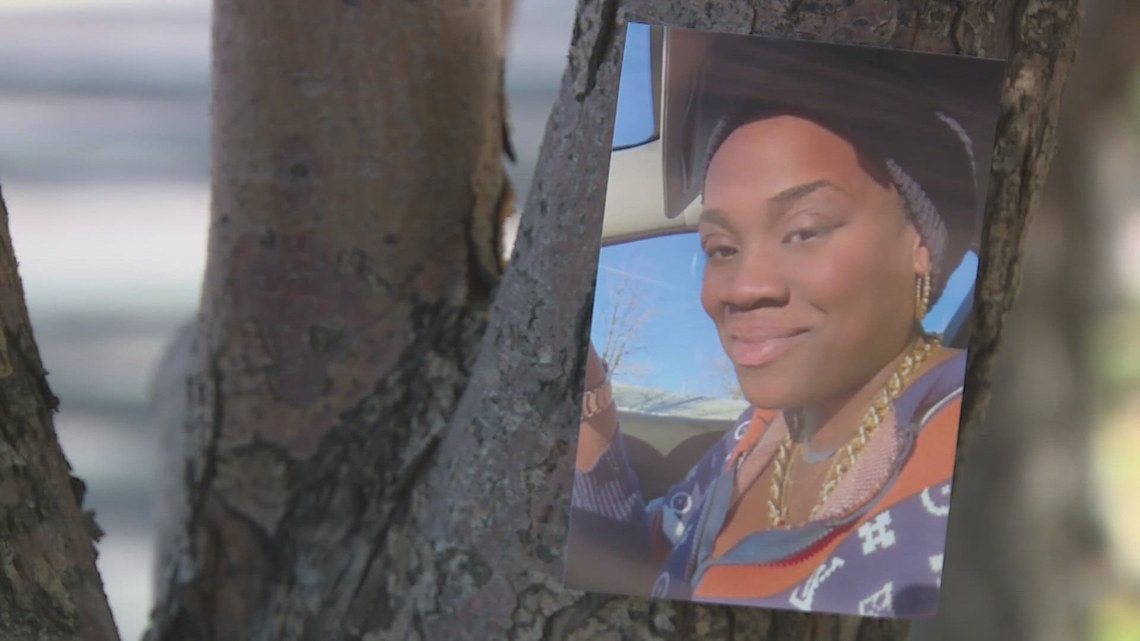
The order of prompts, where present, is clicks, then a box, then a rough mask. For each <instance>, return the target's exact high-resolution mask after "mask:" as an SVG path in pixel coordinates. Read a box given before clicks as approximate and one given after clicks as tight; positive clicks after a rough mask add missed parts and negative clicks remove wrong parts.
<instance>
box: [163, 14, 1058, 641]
mask: <svg viewBox="0 0 1140 641" xmlns="http://www.w3.org/2000/svg"><path fill="white" fill-rule="evenodd" d="M1077 4H1078V0H1052V1H1045V0H1024V1H1021V2H1015V1H1014V0H995V1H992V2H978V1H971V0H924V1H923V2H913V1H911V0H818V1H815V2H811V3H807V2H796V1H792V2H784V1H782V0H753V1H752V2H751V3H749V2H745V1H743V0H717V1H715V2H707V3H704V4H703V5H700V6H697V5H696V4H694V3H690V2H688V1H687V0H685V1H681V0H676V1H673V2H660V1H655V2H650V1H649V0H625V1H619V0H582V2H581V4H580V6H579V12H578V18H577V22H576V24H575V26H574V32H573V34H574V35H573V39H572V44H571V51H570V56H569V64H568V68H567V71H566V73H565V75H564V77H563V85H562V90H561V94H560V97H559V100H558V103H557V105H556V107H555V110H554V112H553V114H552V116H551V119H550V121H549V123H548V127H547V133H546V137H545V140H544V143H543V152H542V157H541V158H540V161H539V165H538V169H537V175H536V177H535V181H534V184H533V187H532V190H531V193H530V195H529V198H528V200H527V203H526V206H525V208H524V211H525V214H524V216H523V219H522V223H521V227H520V229H519V232H518V240H517V244H516V246H515V252H514V258H513V264H512V266H511V269H510V270H508V272H507V274H506V276H505V277H504V278H503V280H502V281H501V283H499V285H498V288H497V291H495V292H494V294H495V295H494V298H493V308H492V309H491V310H490V323H489V325H488V324H487V323H486V319H487V318H488V316H487V312H488V305H489V303H490V301H491V297H490V295H489V294H490V293H491V292H490V291H489V290H487V289H485V287H484V283H485V281H486V279H485V278H481V277H480V276H481V274H483V273H484V272H486V271H487V268H486V265H487V261H486V259H485V257H486V253H487V251H488V250H487V248H488V247H491V248H492V251H493V248H494V242H493V238H491V237H493V234H490V233H489V232H488V230H490V229H493V223H494V222H495V216H497V215H498V209H499V207H500V205H501V202H500V199H501V195H502V192H503V189H502V180H503V179H502V168H501V165H500V161H499V155H500V153H501V151H502V148H501V146H500V141H501V137H500V135H501V123H500V119H501V111H500V105H501V102H500V97H501V96H500V94H501V90H502V87H501V73H500V71H501V69H500V67H499V66H498V65H499V57H500V55H501V43H500V40H501V29H502V27H501V22H500V21H499V12H500V4H499V3H498V2H495V1H494V0H487V1H485V2H475V1H472V2H466V3H456V2H453V1H451V0H436V1H435V2H418V3H394V2H385V3H362V2H359V1H358V0H344V2H342V3H335V4H334V3H311V2H302V1H301V0H287V1H282V0H278V1H276V2H270V1H269V0H249V1H247V2H240V1H239V0H217V2H216V3H215V14H214V15H215V18H214V19H215V36H214V38H215V41H214V42H215V103H214V119H215V129H214V144H215V147H214V150H215V167H214V174H213V176H214V177H213V190H214V201H213V222H212V227H211V241H210V257H209V263H208V269H207V277H206V282H205V288H204V292H203V297H202V306H201V310H200V316H199V319H198V324H197V326H196V329H195V336H194V340H193V341H192V359H191V367H190V375H189V378H188V381H187V386H186V389H185V393H186V394H188V397H187V413H188V415H187V417H186V419H185V421H184V422H183V423H181V424H180V425H179V429H181V430H184V432H183V433H182V434H181V436H180V437H179V439H175V440H182V441H183V442H184V462H183V463H181V464H180V466H181V467H182V468H183V469H184V473H180V474H179V476H180V477H181V478H184V479H185V486H184V487H182V488H180V489H177V490H176V493H177V495H176V496H170V497H167V500H168V501H171V502H172V505H175V506H176V507H175V509H173V511H172V512H171V514H173V515H174V516H173V517H172V518H173V520H172V521H171V522H170V523H168V524H164V532H167V534H166V535H164V537H165V538H164V540H163V542H162V549H164V550H167V551H168V557H167V559H166V561H165V562H164V568H163V569H162V572H161V586H160V595H159V604H158V607H157V610H156V616H155V619H154V623H153V627H152V629H151V630H150V632H149V634H148V639H151V640H152V641H160V640H161V641H174V640H190V639H194V640H203V641H204V640H207V639H209V640H215V639H242V640H245V639H252V640H264V641H269V640H271V639H272V640H275V641H276V640H295V639H296V640H300V639H314V640H316V639H319V640H321V641H325V640H336V639H372V640H380V639H392V640H396V639H399V640H403V639H419V640H423V641H428V640H435V639H459V640H462V639H480V640H481V639H508V638H509V639H695V638H757V639H760V638H768V639H773V640H778V641H791V640H800V639H823V638H827V639H833V638H840V639H860V640H869V639H900V638H903V636H905V634H906V630H907V625H906V624H905V623H899V622H893V621H885V620H872V619H867V620H860V619H857V618H850V617H848V618H841V617H834V616H823V615H803V614H796V613H785V612H777V613H770V612H766V611H762V610H750V609H731V608H724V607H709V606H698V605H693V604H683V603H673V602H664V601H648V600H645V599H631V598H614V597H607V596H600V595H591V594H582V593H578V592H570V591H567V590H565V589H563V588H561V587H560V575H561V556H562V550H563V546H564V543H565V540H566V522H567V515H568V509H569V504H570V500H569V493H570V486H571V479H572V469H573V450H574V442H575V433H576V431H577V419H578V414H577V412H578V401H579V400H580V398H581V391H582V390H581V384H582V368H583V365H584V360H585V359H584V349H585V345H586V338H587V335H588V329H589V323H590V315H591V301H590V298H591V297H590V288H591V286H592V282H593V275H594V270H595V268H596V261H597V253H596V249H597V245H596V243H597V241H596V239H597V238H598V237H599V232H600V226H601V212H602V205H603V201H604V191H605V180H606V165H607V162H606V161H605V159H607V158H608V155H609V147H610V133H611V125H612V122H611V116H612V113H613V109H614V105H615V102H616V97H617V77H618V68H619V56H618V53H619V51H620V47H621V43H622V39H623V37H624V30H623V29H622V28H621V27H622V25H623V24H624V22H626V21H628V20H639V21H645V22H654V23H663V24H669V25H675V26H684V27H704V28H715V29H718V30H722V31H732V32H739V33H747V32H752V33H766V34H779V35H786V36H797V37H810V38H814V39H819V40H828V41H835V42H849V43H863V44H880V45H890V46H896V47H905V48H914V49H920V50H923V51H938V52H956V53H961V54H965V55H981V54H985V55H992V56H1004V55H1008V56H1009V58H1010V68H1009V78H1010V79H1011V82H1009V83H1008V85H1007V88H1006V91H1005V95H1004V97H1003V116H1002V119H1001V123H1000V125H999V131H998V144H997V150H996V157H995V163H994V172H993V177H992V180H991V183H990V194H991V202H992V205H993V206H992V208H991V210H990V214H989V220H988V221H987V227H986V234H985V239H984V243H985V248H984V250H985V251H984V253H985V257H986V260H985V262H984V263H983V266H982V275H981V278H980V281H979V291H980V292H981V300H980V301H979V305H978V308H977V311H978V314H977V325H976V327H975V330H974V342H973V343H972V345H971V350H972V353H971V362H970V367H969V373H968V380H967V397H966V400H967V407H966V409H965V412H964V419H965V420H966V421H967V426H966V428H965V429H963V430H962V434H963V435H967V436H968V435H969V433H970V429H969V426H970V425H973V424H974V423H976V422H977V419H978V417H979V416H980V415H981V411H982V408H983V406H984V404H985V400H986V397H987V390H988V381H989V375H988V372H989V367H990V363H991V361H992V359H993V354H994V352H995V350H996V347H997V341H998V338H999V336H1000V330H1001V327H1002V324H1003V322H1004V319H1005V316H1006V314H1007V312H1008V310H1009V307H1010V305H1011V303H1012V300H1013V296H1014V291H1015V289H1016V286H1017V282H1018V278H1019V273H1020V272H1019V265H1020V253H1021V242H1022V238H1023V236H1024V233H1025V229H1026V226H1027V224H1028V219H1029V211H1030V210H1031V208H1032V206H1033V204H1034V200H1035V197H1036V193H1037V191H1038V188H1039V186H1040V184H1041V180H1042V178H1043V176H1044V173H1045V170H1046V168H1047V166H1048V163H1049V159H1050V156H1051V151H1052V148H1053V123H1054V121H1055V117H1056V112H1057V103H1058V98H1059V95H1060V88H1061V85H1062V82H1063V80H1064V78H1065V74H1066V71H1067V68H1068V64H1069V61H1070V59H1071V57H1072V55H1073V47H1074V40H1075V33H1076V25H1077V23H1078V19H1077V18H1078V15H1077V10H1076V5H1077ZM489 236H490V237H489ZM485 326H486V332H484V327H485ZM177 360H178V359H174V362H177ZM963 451H964V450H963ZM174 469H177V468H174Z"/></svg>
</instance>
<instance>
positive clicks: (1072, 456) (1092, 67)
mask: <svg viewBox="0 0 1140 641" xmlns="http://www.w3.org/2000/svg"><path fill="white" fill-rule="evenodd" d="M1137 25H1140V4H1137V3H1136V2H1133V1H1132V0H1090V2H1089V3H1088V19H1087V20H1086V21H1085V24H1084V27H1083V29H1082V34H1081V43H1082V45H1081V52H1080V56H1079V57H1078V59H1077V61H1076V64H1075V65H1074V67H1073V74H1072V77H1071V79H1070V81H1069V82H1068V84H1067V87H1066V94H1065V100H1064V102H1063V104H1062V109H1061V117H1060V121H1059V123H1058V128H1057V138H1058V152H1057V158H1056V161H1055V162H1054V163H1053V166H1052V168H1051V170H1050V173H1049V179H1048V181H1047V183H1046V185H1045V187H1044V190H1043V192H1042V198H1041V205H1040V207H1039V211H1038V214H1037V217H1036V219H1035V221H1034V225H1033V228H1032V229H1031V230H1030V231H1029V235H1028V237H1027V245H1026V252H1025V254H1026V255H1025V266H1026V267H1025V274H1026V277H1025V282H1024V285H1023V287H1022V292H1021V294H1020V296H1019V299H1018V302H1017V305H1016V306H1015V308H1014V310H1013V312H1012V313H1011V315H1010V317H1009V322H1008V326H1007V332H1006V333H1007V338H1006V340H1005V345H1004V347H1003V349H1002V353H1001V355H1000V356H999V358H998V359H997V363H996V368H995V376H994V384H993V389H994V401H993V403H992V405H991V408H990V410H989V412H988V414H987V417H986V420H985V421H984V427H983V428H982V429H980V430H979V432H978V434H977V438H976V443H975V444H974V446H973V447H971V449H970V460H969V465H968V468H969V470H968V472H967V473H966V474H965V475H964V476H963V478H962V482H961V483H960V484H958V488H957V490H956V491H955V492H956V495H955V498H954V500H955V503H954V510H953V513H952V515H951V517H950V527H949V530H950V531H949V537H950V538H949V543H948V545H947V551H946V572H945V573H944V575H943V582H942V589H943V599H944V606H943V608H942V610H941V611H940V612H939V615H938V616H937V617H936V618H935V619H933V620H931V621H930V622H929V623H923V624H920V625H916V626H915V630H914V634H913V635H912V640H913V641H949V640H952V639H961V638H970V639H971V640H973V641H999V640H1000V641H1006V640H1011V641H1017V640H1022V639H1024V640H1027V641H1028V640H1033V641H1068V640H1070V639H1085V638H1088V636H1089V633H1090V628H1091V625H1090V623H1091V616H1092V609H1093V606H1094V605H1095V603H1096V602H1097V601H1098V597H1100V596H1102V594H1103V590H1104V588H1105V586H1106V584H1108V583H1109V582H1110V581H1111V576H1110V573H1109V572H1107V571H1106V568H1105V566H1104V561H1105V552H1106V550H1105V547H1106V542H1105V537H1104V533H1103V531H1102V530H1101V525H1100V523H1099V519H1098V515H1097V514H1096V511H1097V510H1096V508H1097V506H1096V500H1095V497H1094V496H1093V494H1092V482H1091V476H1092V469H1091V465H1092V457H1091V455H1090V449H1091V445H1092V443H1091V440H1092V436H1093V434H1094V430H1095V429H1096V427H1097V426H1098V420H1097V416H1096V412H1095V402H1094V399H1095V392H1096V389H1095V387H1096V376H1095V371H1094V369H1093V367H1092V363H1091V362H1090V355H1091V354H1092V352H1093V350H1092V349H1091V347H1092V338H1093V337H1092V332H1093V329H1094V327H1095V323H1096V319H1097V318H1098V316H1099V314H1098V313H1097V312H1098V310H1100V309H1103V307H1104V305H1103V301H1104V300H1105V299H1106V298H1107V296H1108V292H1107V291H1105V287H1104V286H1103V283H1105V282H1106V281H1107V280H1108V278H1107V275H1108V269H1107V265H1106V264H1105V260H1104V256H1105V253H1106V250H1108V249H1109V248H1108V247H1107V245H1106V242H1105V241H1106V239H1108V238H1109V237H1110V235H1109V234H1107V233H1105V228H1106V227H1107V225H1106V223H1107V222H1108V221H1107V216H1106V213H1105V211H1104V204H1103V199H1102V198H1101V196H1100V193H1099V192H1100V189H1101V188H1102V186H1103V185H1104V181H1103V179H1102V177H1101V176H1100V175H1099V172H1098V165H1099V163H1097V162H1096V161H1097V156H1098V152H1099V151H1100V149H1099V144H1100V142H1101V137H1102V136H1103V135H1104V131H1103V129H1102V128H1101V126H1100V125H1101V124H1103V123H1104V122H1105V121H1106V120H1109V119H1108V118H1105V116H1106V115H1109V114H1112V113H1113V112H1114V111H1117V110H1120V109H1123V108H1124V105H1122V104H1121V103H1122V102H1123V98H1124V96H1125V92H1126V91H1127V89H1128V86H1129V84H1128V83H1129V79H1130V78H1131V77H1132V76H1131V74H1132V73H1134V70H1135V68H1136V63H1137V62H1138V61H1140V42H1138V41H1137V39H1136V37H1135V29H1136V27H1137ZM1108 507H1109V509H1112V506H1108Z"/></svg>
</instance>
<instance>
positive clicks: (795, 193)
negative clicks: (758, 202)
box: [768, 180, 843, 207]
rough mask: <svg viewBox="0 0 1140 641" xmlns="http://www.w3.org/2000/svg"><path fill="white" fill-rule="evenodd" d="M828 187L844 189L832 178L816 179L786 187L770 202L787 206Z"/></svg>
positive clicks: (769, 200)
mask: <svg viewBox="0 0 1140 641" xmlns="http://www.w3.org/2000/svg"><path fill="white" fill-rule="evenodd" d="M828 188H830V189H838V190H839V191H843V190H842V189H840V188H839V187H838V186H837V185H836V184H835V183H833V182H831V181H830V180H816V181H813V182H810V183H804V184H802V185H796V186H795V187H789V188H788V189H785V190H784V191H781V192H780V193H778V194H776V195H775V196H772V197H771V198H769V199H768V202H770V203H773V204H776V205H780V206H782V207H786V206H788V205H790V204H792V203H793V202H795V201H797V200H799V199H800V198H803V197H804V196H807V195H808V194H812V193H815V192H817V191H819V190H820V189H828Z"/></svg>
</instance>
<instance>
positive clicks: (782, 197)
mask: <svg viewBox="0 0 1140 641" xmlns="http://www.w3.org/2000/svg"><path fill="white" fill-rule="evenodd" d="M821 189H835V190H838V191H844V189H843V188H842V187H840V186H838V185H836V184H835V183H833V182H831V181H830V180H826V179H823V180H815V181H812V182H810V183H804V184H802V185H796V186H795V187H789V188H787V189H785V190H784V191H781V192H780V193H778V194H776V195H775V196H771V197H770V198H768V200H767V202H769V203H771V204H774V205H776V206H777V207H780V208H786V207H787V206H788V205H791V204H792V203H794V202H795V201H797V200H799V199H801V198H804V197H806V196H808V195H810V194H813V193H815V192H817V191H819V190H821ZM697 222H698V223H709V224H712V225H718V226H720V227H724V228H731V227H732V223H730V222H729V220H728V217H727V216H725V215H724V214H723V213H722V212H721V211H720V210H719V209H704V210H702V211H701V216H700V218H699V219H698V220H697Z"/></svg>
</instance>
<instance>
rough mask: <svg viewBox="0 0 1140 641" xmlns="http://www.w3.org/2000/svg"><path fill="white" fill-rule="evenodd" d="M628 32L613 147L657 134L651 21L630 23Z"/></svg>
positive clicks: (639, 141)
mask: <svg viewBox="0 0 1140 641" xmlns="http://www.w3.org/2000/svg"><path fill="white" fill-rule="evenodd" d="M628 29H629V31H628V32H627V33H626V39H625V52H624V54H623V57H622V63H621V65H622V66H621V85H620V86H619V88H618V100H617V112H616V114H615V115H614V137H613V148H614V149H626V148H629V147H634V146H637V145H640V144H643V143H646V142H649V141H650V140H653V139H655V138H656V137H657V118H656V115H657V114H655V113H654V111H653V79H652V76H651V71H652V62H651V61H652V57H651V55H650V38H649V29H650V28H649V25H645V24H635V23H631V24H630V25H629V26H628Z"/></svg>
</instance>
